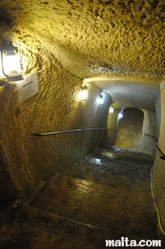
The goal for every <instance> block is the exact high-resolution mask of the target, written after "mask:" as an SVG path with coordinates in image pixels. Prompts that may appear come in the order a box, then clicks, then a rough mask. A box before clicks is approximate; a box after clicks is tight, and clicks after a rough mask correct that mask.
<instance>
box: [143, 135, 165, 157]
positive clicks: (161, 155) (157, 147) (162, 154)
mask: <svg viewBox="0 0 165 249" xmlns="http://www.w3.org/2000/svg"><path fill="white" fill-rule="evenodd" d="M144 135H146V136H148V137H150V138H152V139H154V140H155V150H156V153H157V154H158V156H159V158H160V159H162V160H165V155H164V153H163V152H162V151H161V149H160V148H159V146H158V144H157V142H158V139H157V138H156V137H155V136H152V135H150V134H147V133H144Z"/></svg>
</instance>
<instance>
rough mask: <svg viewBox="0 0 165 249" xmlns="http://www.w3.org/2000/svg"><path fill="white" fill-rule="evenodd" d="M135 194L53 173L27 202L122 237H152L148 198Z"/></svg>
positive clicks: (152, 215) (153, 223) (150, 203)
mask: <svg viewBox="0 0 165 249" xmlns="http://www.w3.org/2000/svg"><path fill="white" fill-rule="evenodd" d="M138 191H139V190H138ZM138 191H137V192H138ZM137 192H136V191H132V192H131V190H130V191H123V190H122V189H121V188H120V186H118V188H117V189H116V188H110V187H107V186H104V185H100V184H96V183H94V182H89V181H86V180H81V179H77V178H72V177H69V176H63V175H60V174H56V175H55V176H54V177H53V178H52V179H51V181H50V183H49V184H48V185H47V187H46V188H44V190H43V193H42V195H38V196H37V195H36V196H37V198H36V199H35V200H33V201H31V203H32V206H33V207H36V208H38V209H41V210H45V211H47V212H49V213H52V214H55V215H59V216H62V217H66V218H68V219H71V220H75V221H76V222H81V223H85V224H89V225H92V226H96V227H101V228H102V229H108V230H110V231H114V232H115V233H120V234H123V236H124V235H125V236H127V237H128V236H129V237H133V238H134V239H136V238H140V237H141V238H144V237H145V236H146V237H147V238H148V239H149V238H153V237H155V236H156V226H155V222H156V214H155V212H154V208H153V203H152V198H150V197H149V196H148V197H147V195H145V194H144V193H143V191H142V192H139V195H137ZM34 196H35V195H34Z"/></svg>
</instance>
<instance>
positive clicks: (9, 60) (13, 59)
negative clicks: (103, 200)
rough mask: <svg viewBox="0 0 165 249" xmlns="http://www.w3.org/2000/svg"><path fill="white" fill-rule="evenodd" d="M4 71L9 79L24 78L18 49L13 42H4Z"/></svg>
mask: <svg viewBox="0 0 165 249" xmlns="http://www.w3.org/2000/svg"><path fill="white" fill-rule="evenodd" d="M1 63H2V72H3V74H4V76H6V78H7V79H8V80H9V81H17V80H21V79H22V66H21V62H20V58H19V54H18V50H17V48H16V47H14V46H13V44H12V43H11V42H7V43H3V44H2V48H1Z"/></svg>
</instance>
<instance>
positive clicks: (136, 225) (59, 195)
mask: <svg viewBox="0 0 165 249" xmlns="http://www.w3.org/2000/svg"><path fill="white" fill-rule="evenodd" d="M127 153H128V152H127ZM151 166H152V165H151V164H148V163H146V164H145V163H144V161H143V163H141V164H140V163H133V162H130V161H128V160H127V161H121V160H116V159H115V158H114V159H112V158H111V159H109V158H107V157H104V156H102V155H101V156H100V157H99V156H98V154H97V155H96V156H95V157H94V155H92V156H88V157H86V159H85V160H84V161H83V162H82V163H81V164H74V165H73V166H72V168H71V169H68V170H66V171H65V172H63V173H56V174H55V175H54V176H53V177H52V179H51V180H50V181H49V183H45V182H41V183H40V184H39V185H38V187H37V188H36V189H35V190H34V192H33V193H32V195H31V196H30V197H29V198H28V200H27V201H26V203H22V204H21V203H20V204H13V203H11V204H10V205H8V206H7V207H5V206H4V207H1V223H0V230H1V234H0V248H2V249H10V248H12V249H13V248H29V249H33V248H34V249H42V248H43V249H47V248H58V249H59V248H60V249H63V248H69V249H71V248H76V249H97V248H98V249H103V248H106V247H105V239H120V238H121V237H122V236H124V237H128V238H129V239H135V240H137V241H139V240H140V239H146V240H147V239H157V238H158V234H157V217H156V212H155V209H154V204H153V198H152V196H151V191H150V170H151ZM123 248H124V247H123ZM137 248H138V247H137Z"/></svg>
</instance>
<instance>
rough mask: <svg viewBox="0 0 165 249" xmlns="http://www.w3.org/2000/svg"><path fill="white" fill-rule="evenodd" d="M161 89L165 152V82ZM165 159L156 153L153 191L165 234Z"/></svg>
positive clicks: (161, 138) (161, 142) (164, 149)
mask: <svg viewBox="0 0 165 249" xmlns="http://www.w3.org/2000/svg"><path fill="white" fill-rule="evenodd" d="M160 90H161V124H160V135H159V142H158V146H159V148H160V149H161V150H162V152H163V153H165V143H164V138H165V128H164V120H165V82H162V83H161V85H160ZM164 179H165V160H162V159H160V158H159V157H158V155H156V160H155V163H154V172H153V191H154V195H155V203H156V206H157V211H158V217H159V226H160V228H161V230H162V232H163V233H164V235H165V184H164Z"/></svg>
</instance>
